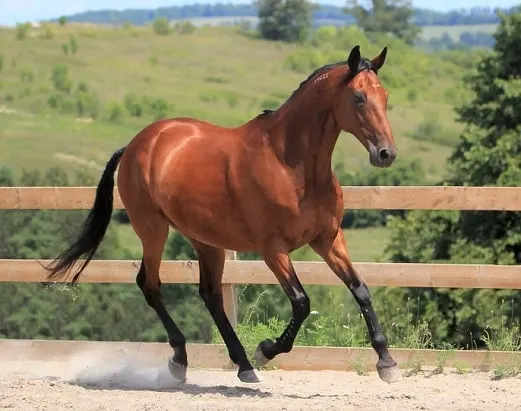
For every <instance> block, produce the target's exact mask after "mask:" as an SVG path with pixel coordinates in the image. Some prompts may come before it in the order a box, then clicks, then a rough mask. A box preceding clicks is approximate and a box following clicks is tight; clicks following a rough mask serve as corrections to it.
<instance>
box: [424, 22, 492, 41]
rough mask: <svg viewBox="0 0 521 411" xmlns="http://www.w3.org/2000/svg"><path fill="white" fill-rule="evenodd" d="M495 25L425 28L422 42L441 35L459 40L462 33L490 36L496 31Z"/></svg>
mask: <svg viewBox="0 0 521 411" xmlns="http://www.w3.org/2000/svg"><path fill="white" fill-rule="evenodd" d="M496 27H497V25H496V24H476V25H470V24H469V25H467V24H465V25H459V26H426V27H423V28H422V37H423V39H424V40H429V39H431V38H435V37H441V36H443V33H447V34H448V35H449V36H450V37H452V38H453V39H454V40H457V39H458V38H459V35H460V34H461V33H463V32H466V31H468V32H470V33H479V32H481V33H488V34H492V33H494V31H495V30H496Z"/></svg>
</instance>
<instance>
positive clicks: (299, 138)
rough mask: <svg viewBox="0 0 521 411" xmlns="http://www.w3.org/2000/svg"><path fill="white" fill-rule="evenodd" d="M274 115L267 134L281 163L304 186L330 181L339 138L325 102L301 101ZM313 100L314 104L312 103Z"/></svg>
mask: <svg viewBox="0 0 521 411" xmlns="http://www.w3.org/2000/svg"><path fill="white" fill-rule="evenodd" d="M299 100H300V101H298V100H295V101H294V102H291V104H289V105H288V106H287V107H284V109H283V110H282V111H281V112H280V113H278V112H277V113H275V121H274V127H273V128H272V130H271V131H270V136H271V138H272V144H273V146H274V147H275V150H276V151H277V154H278V156H279V158H280V159H281V161H282V162H283V163H285V164H286V165H287V166H288V167H289V168H292V169H295V170H298V172H299V173H300V174H301V175H303V176H304V177H305V180H306V181H308V182H314V183H316V182H321V181H325V180H327V179H328V178H331V160H332V156H333V150H334V148H335V144H336V141H337V139H338V136H339V134H340V128H339V127H338V125H337V123H336V121H335V118H334V114H333V109H332V105H331V103H329V102H328V99H327V98H322V99H318V100H317V99H305V98H301V99H299ZM313 100H314V101H313Z"/></svg>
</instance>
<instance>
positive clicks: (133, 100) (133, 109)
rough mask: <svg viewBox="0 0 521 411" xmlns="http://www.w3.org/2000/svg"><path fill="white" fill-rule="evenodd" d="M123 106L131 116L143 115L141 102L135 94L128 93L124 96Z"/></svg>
mask: <svg viewBox="0 0 521 411" xmlns="http://www.w3.org/2000/svg"><path fill="white" fill-rule="evenodd" d="M125 108H126V109H127V111H128V113H129V114H130V115H131V116H132V117H141V116H142V115H143V111H144V110H143V104H142V103H141V102H140V101H139V97H138V96H137V94H134V93H129V94H127V95H126V96H125Z"/></svg>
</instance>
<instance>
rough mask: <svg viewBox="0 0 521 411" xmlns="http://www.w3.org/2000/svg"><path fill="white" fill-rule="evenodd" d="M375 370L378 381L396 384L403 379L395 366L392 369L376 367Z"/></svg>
mask: <svg viewBox="0 0 521 411" xmlns="http://www.w3.org/2000/svg"><path fill="white" fill-rule="evenodd" d="M377 370H378V376H379V377H380V379H381V380H383V381H385V382H386V383H389V384H391V383H393V382H398V381H400V380H401V379H402V378H403V377H402V373H401V371H400V369H399V368H398V366H397V365H395V366H393V367H381V368H379V367H377Z"/></svg>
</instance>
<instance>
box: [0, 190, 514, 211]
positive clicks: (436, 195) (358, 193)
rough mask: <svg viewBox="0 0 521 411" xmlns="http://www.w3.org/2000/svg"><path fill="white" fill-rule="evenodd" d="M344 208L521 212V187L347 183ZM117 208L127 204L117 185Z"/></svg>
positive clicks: (17, 197)
mask: <svg viewBox="0 0 521 411" xmlns="http://www.w3.org/2000/svg"><path fill="white" fill-rule="evenodd" d="M342 191H343V194H344V207H345V208H349V209H385V210H489V211H492V210H496V211H521V187H463V186H462V187H459V186H343V187H342ZM95 193H96V187H0V209H33V210H34V209H62V210H65V209H68V210H72V209H88V208H90V207H91V206H92V203H93V201H94V195H95ZM114 208H115V209H121V208H123V204H122V203H121V199H120V197H119V193H118V191H117V188H116V189H115V190H114Z"/></svg>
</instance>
